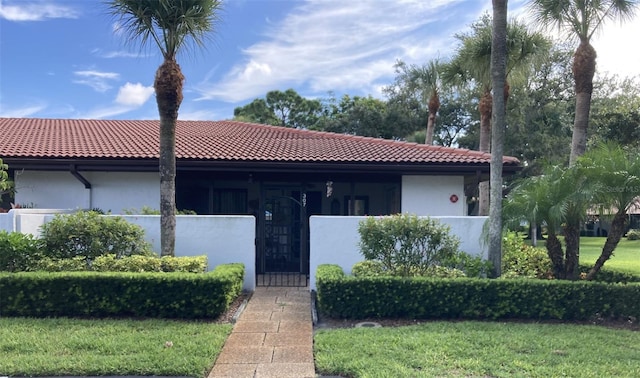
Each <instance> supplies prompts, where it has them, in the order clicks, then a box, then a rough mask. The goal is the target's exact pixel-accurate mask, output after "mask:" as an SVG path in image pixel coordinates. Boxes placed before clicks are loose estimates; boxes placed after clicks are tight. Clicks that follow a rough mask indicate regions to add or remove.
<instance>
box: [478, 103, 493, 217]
mask: <svg viewBox="0 0 640 378" xmlns="http://www.w3.org/2000/svg"><path fill="white" fill-rule="evenodd" d="M492 107H493V97H492V96H491V91H485V93H484V94H483V95H482V98H481V99H480V104H479V105H478V110H479V111H480V146H479V148H478V150H480V151H481V152H490V151H491V142H490V141H491V139H490V138H491V108H492ZM478 191H479V195H478V197H479V202H480V205H479V208H478V215H488V214H489V182H488V181H483V182H481V183H480V186H479V190H478Z"/></svg>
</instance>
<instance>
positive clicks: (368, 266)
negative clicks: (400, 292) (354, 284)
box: [351, 260, 389, 277]
mask: <svg viewBox="0 0 640 378" xmlns="http://www.w3.org/2000/svg"><path fill="white" fill-rule="evenodd" d="M351 274H352V275H353V276H354V277H380V276H385V275H388V274H389V273H388V272H386V271H385V269H384V266H383V265H382V263H381V262H380V261H377V260H365V261H358V262H357V263H355V264H353V267H351Z"/></svg>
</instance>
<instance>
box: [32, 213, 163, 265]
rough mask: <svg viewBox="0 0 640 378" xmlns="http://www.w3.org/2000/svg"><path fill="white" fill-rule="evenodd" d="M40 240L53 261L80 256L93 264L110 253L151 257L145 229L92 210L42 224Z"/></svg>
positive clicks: (60, 216)
mask: <svg viewBox="0 0 640 378" xmlns="http://www.w3.org/2000/svg"><path fill="white" fill-rule="evenodd" d="M41 239H42V241H43V246H44V253H45V255H46V256H48V257H51V258H70V257H76V256H81V257H84V258H85V259H86V260H87V261H91V260H93V259H95V258H96V257H98V256H101V255H105V254H109V253H112V254H115V255H116V256H117V257H122V256H130V255H151V254H152V253H151V246H150V245H149V243H147V242H146V241H145V240H144V229H142V227H140V226H138V225H134V224H131V223H128V222H127V221H126V220H124V218H122V217H112V216H100V215H99V214H98V213H96V212H93V211H79V212H77V213H74V214H62V215H60V214H59V215H56V216H55V218H54V219H53V220H51V221H50V222H48V223H45V224H44V225H42V228H41Z"/></svg>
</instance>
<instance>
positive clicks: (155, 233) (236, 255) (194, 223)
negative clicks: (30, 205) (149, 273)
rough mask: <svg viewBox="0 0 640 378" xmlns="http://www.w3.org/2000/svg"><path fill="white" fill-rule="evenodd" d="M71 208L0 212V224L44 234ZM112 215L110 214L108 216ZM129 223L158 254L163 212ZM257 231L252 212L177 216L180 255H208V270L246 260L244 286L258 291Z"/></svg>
mask: <svg viewBox="0 0 640 378" xmlns="http://www.w3.org/2000/svg"><path fill="white" fill-rule="evenodd" d="M61 212H71V211H69V210H50V209H49V210H47V209H38V210H35V209H24V210H11V211H9V213H7V214H0V216H1V217H0V226H2V227H3V228H4V229H5V230H7V231H9V232H11V231H17V232H22V233H25V234H33V235H35V236H38V235H39V234H40V231H39V228H40V226H41V225H42V224H44V223H45V222H48V221H50V220H51V219H53V217H54V216H55V215H54V213H61ZM107 216H109V215H107ZM122 217H123V218H125V219H126V220H127V221H128V222H131V223H134V224H137V225H139V226H140V227H142V228H144V230H145V239H146V240H147V241H148V242H149V243H151V245H152V247H153V250H154V251H155V252H156V253H159V252H160V216H159V215H123V216H122ZM255 230H256V222H255V218H254V217H253V216H252V215H226V216H225V215H188V216H187V215H178V216H177V217H176V249H175V254H176V256H199V255H206V256H207V260H208V262H209V267H208V269H209V270H211V269H213V268H214V267H216V266H217V265H220V264H227V263H243V264H244V266H245V277H244V285H243V289H245V290H254V289H255V287H256V278H255V276H256V275H255V265H256V263H255Z"/></svg>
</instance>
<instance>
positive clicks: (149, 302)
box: [0, 264, 244, 319]
mask: <svg viewBox="0 0 640 378" xmlns="http://www.w3.org/2000/svg"><path fill="white" fill-rule="evenodd" d="M243 278H244V266H243V265H242V264H225V265H219V266H218V267H216V268H215V269H214V270H213V271H212V272H210V273H206V274H187V273H99V272H58V273H48V272H23V273H0V293H1V294H2V295H0V316H20V317H56V316H67V317H151V318H182V319H200V318H207V319H211V318H215V317H217V316H219V315H220V314H222V313H223V312H224V311H226V310H227V309H228V308H229V305H230V304H231V302H232V301H233V300H234V299H235V298H236V297H237V296H238V295H239V294H240V292H241V291H242V283H243Z"/></svg>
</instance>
